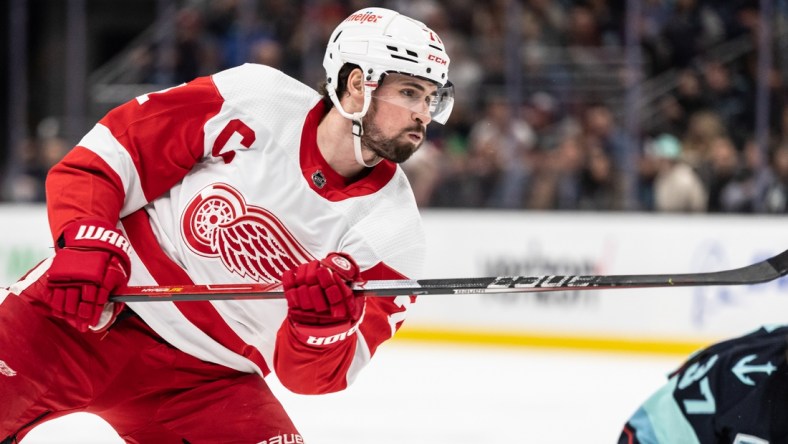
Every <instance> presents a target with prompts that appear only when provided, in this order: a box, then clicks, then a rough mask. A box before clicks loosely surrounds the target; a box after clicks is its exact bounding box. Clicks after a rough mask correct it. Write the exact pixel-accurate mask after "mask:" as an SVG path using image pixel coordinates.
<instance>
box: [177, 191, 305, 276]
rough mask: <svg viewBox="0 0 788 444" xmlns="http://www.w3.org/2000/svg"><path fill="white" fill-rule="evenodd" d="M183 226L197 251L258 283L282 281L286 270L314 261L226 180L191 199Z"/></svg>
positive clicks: (276, 222)
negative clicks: (220, 261)
mask: <svg viewBox="0 0 788 444" xmlns="http://www.w3.org/2000/svg"><path fill="white" fill-rule="evenodd" d="M181 229H182V234H183V238H184V240H185V241H186V245H188V246H189V248H190V249H191V250H192V251H193V252H195V253H197V254H199V255H201V256H204V257H210V258H215V257H219V258H221V260H222V263H223V264H224V266H225V267H227V269H228V270H230V271H232V272H233V273H237V274H239V275H240V276H241V277H249V278H251V279H254V280H255V281H258V282H264V283H274V282H279V281H281V278H282V273H283V272H284V271H285V270H288V269H290V268H293V267H295V266H296V265H298V264H300V263H303V262H308V261H310V260H312V259H313V258H312V256H311V255H310V254H309V253H308V252H307V251H306V250H305V249H304V247H303V246H302V245H301V244H300V243H299V242H298V241H297V240H296V239H295V238H294V237H293V235H292V234H290V232H289V231H288V230H287V229H286V228H285V227H284V225H283V224H282V222H281V221H279V219H277V217H276V216H274V215H273V214H272V213H270V212H269V211H266V210H265V209H263V208H259V207H255V206H251V205H247V204H246V200H245V199H244V197H243V196H242V195H241V193H240V192H238V190H236V189H234V188H233V187H231V186H229V185H227V184H222V183H217V184H212V185H209V186H207V187H205V188H203V189H202V190H201V191H200V192H199V193H198V194H197V195H196V196H195V197H194V198H192V200H191V201H190V202H189V204H188V206H187V207H186V210H185V211H184V213H183V217H182V219H181Z"/></svg>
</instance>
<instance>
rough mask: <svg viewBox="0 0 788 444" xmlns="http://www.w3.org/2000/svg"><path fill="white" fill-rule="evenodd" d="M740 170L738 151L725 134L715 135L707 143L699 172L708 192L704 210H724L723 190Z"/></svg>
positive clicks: (711, 211)
mask: <svg viewBox="0 0 788 444" xmlns="http://www.w3.org/2000/svg"><path fill="white" fill-rule="evenodd" d="M739 171H740V161H739V153H738V151H737V150H736V147H735V146H734V144H733V141H732V140H731V139H730V138H729V137H727V136H717V137H715V138H713V139H712V140H711V141H710V143H709V149H708V153H707V155H706V158H705V159H703V162H702V164H701V169H700V171H699V174H700V176H701V179H702V180H703V183H704V186H705V188H706V190H707V193H708V204H707V206H706V210H707V211H708V212H710V213H720V212H723V211H725V205H724V203H723V201H722V199H723V197H722V195H723V190H724V189H725V188H726V187H727V186H728V185H729V184H730V183H731V182H733V181H734V180H735V178H736V176H737V175H738V174H739Z"/></svg>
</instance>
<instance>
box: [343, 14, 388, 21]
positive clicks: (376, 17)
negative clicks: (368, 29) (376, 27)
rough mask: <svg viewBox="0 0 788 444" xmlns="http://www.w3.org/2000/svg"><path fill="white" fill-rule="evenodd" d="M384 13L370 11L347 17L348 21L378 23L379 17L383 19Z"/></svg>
mask: <svg viewBox="0 0 788 444" xmlns="http://www.w3.org/2000/svg"><path fill="white" fill-rule="evenodd" d="M382 18H383V16H382V15H377V14H371V13H369V12H364V13H361V14H353V15H351V16H350V17H348V18H346V19H345V21H346V22H359V23H366V22H370V23H377V22H378V20H379V19H382Z"/></svg>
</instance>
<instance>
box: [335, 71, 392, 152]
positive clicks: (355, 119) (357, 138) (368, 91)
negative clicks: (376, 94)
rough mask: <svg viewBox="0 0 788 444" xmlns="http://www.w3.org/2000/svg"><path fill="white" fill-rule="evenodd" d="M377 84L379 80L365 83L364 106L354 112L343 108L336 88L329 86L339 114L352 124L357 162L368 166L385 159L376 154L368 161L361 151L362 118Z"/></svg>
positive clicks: (365, 113)
mask: <svg viewBox="0 0 788 444" xmlns="http://www.w3.org/2000/svg"><path fill="white" fill-rule="evenodd" d="M377 86H378V84H377V82H375V83H371V82H369V83H365V84H364V106H363V107H362V108H361V111H359V112H355V113H352V114H351V113H349V112H347V111H345V109H344V108H342V104H340V103H339V98H337V93H336V90H334V89H333V88H328V96H329V98H331V101H332V102H334V106H335V107H336V109H337V111H339V114H341V115H342V116H343V117H345V118H347V119H350V122H351V124H352V129H351V131H352V133H353V154H354V156H355V157H356V162H358V164H359V165H361V166H363V167H367V168H372V167H374V166H375V165H377V164H378V163H380V161H382V160H383V158H382V157H380V156H377V155H376V156H375V157H376V158H375V159H374V160H373V161H372V162H371V163H367V162H365V161H364V156H363V155H362V152H361V136H362V135H364V124H363V123H362V122H361V119H363V118H364V116H365V115H367V111H368V110H369V104H370V103H371V102H372V91H374V90H375V88H377Z"/></svg>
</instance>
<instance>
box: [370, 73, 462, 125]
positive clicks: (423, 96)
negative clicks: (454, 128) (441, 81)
mask: <svg viewBox="0 0 788 444" xmlns="http://www.w3.org/2000/svg"><path fill="white" fill-rule="evenodd" d="M372 98H374V99H376V100H382V101H384V102H387V103H391V104H393V105H397V106H401V107H403V108H407V109H409V110H411V111H413V112H416V113H419V114H424V115H425V116H429V117H430V119H431V120H432V121H433V122H437V123H440V124H441V125H443V124H445V123H446V121H447V120H449V116H450V115H451V110H452V108H454V85H452V84H451V82H447V83H446V86H442V87H439V88H438V89H436V90H434V91H431V92H426V91H421V90H419V89H415V88H413V89H407V88H405V89H399V90H397V91H396V93H395V94H387V95H379V94H375V93H373V94H372Z"/></svg>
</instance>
